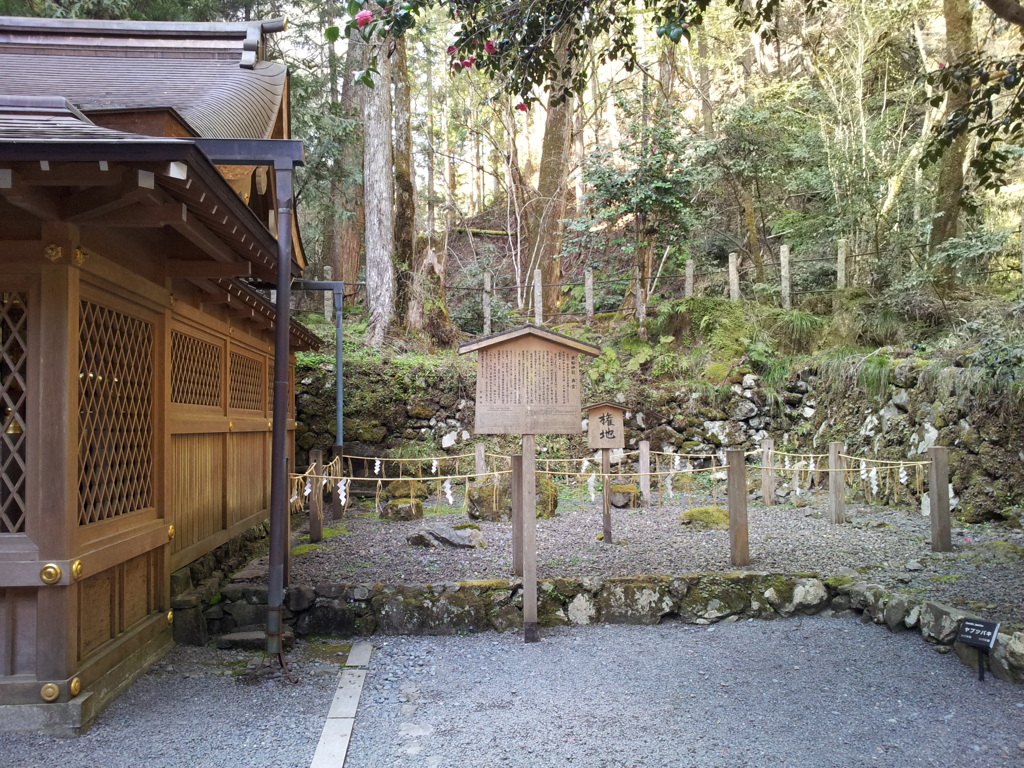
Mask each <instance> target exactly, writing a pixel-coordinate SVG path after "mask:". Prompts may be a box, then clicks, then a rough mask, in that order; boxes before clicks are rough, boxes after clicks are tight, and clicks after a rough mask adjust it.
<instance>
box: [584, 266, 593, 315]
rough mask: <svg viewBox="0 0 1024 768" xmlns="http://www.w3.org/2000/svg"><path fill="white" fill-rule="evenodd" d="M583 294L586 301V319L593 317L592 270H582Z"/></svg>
mask: <svg viewBox="0 0 1024 768" xmlns="http://www.w3.org/2000/svg"><path fill="white" fill-rule="evenodd" d="M583 296H584V300H585V301H586V302H587V319H588V320H592V319H593V317H594V270H592V269H588V270H585V271H584V272H583Z"/></svg>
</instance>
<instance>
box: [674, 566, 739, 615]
mask: <svg viewBox="0 0 1024 768" xmlns="http://www.w3.org/2000/svg"><path fill="white" fill-rule="evenodd" d="M749 607H750V593H749V592H748V590H747V589H746V588H744V587H743V586H742V585H740V584H737V583H734V582H732V581H730V580H728V579H725V578H722V577H721V576H718V575H703V576H701V577H700V578H699V579H698V580H697V583H696V584H693V585H692V586H691V587H690V589H689V590H688V591H687V593H686V595H685V596H684V597H683V598H682V599H681V600H680V601H679V615H680V616H681V617H682V618H683V619H684V620H685V621H689V622H690V623H693V624H711V623H713V622H716V621H721V620H722V619H724V618H726V617H728V616H736V615H741V614H743V613H744V612H745V611H746V610H748V608H749Z"/></svg>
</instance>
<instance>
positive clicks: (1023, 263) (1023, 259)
mask: <svg viewBox="0 0 1024 768" xmlns="http://www.w3.org/2000/svg"><path fill="white" fill-rule="evenodd" d="M1020 240H1021V243H1020V279H1021V282H1022V283H1024V213H1022V214H1021V215H1020Z"/></svg>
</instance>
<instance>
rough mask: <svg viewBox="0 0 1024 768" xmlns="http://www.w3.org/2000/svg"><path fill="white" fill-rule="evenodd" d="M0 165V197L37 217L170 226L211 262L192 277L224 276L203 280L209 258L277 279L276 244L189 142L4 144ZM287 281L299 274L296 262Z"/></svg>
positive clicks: (0, 146) (87, 223)
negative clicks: (124, 177) (203, 272)
mask: <svg viewBox="0 0 1024 768" xmlns="http://www.w3.org/2000/svg"><path fill="white" fill-rule="evenodd" d="M0 166H3V167H0V194H3V195H4V196H5V197H7V198H8V200H9V201H10V202H12V203H13V204H14V205H16V206H18V207H20V208H23V209H26V210H29V211H30V212H32V213H34V214H35V215H37V216H40V217H41V218H50V219H54V220H61V221H72V222H73V223H75V224H78V225H79V226H83V227H88V226H107V227H118V226H123V227H139V226H148V227H161V226H169V227H172V228H173V229H175V230H176V231H177V232H178V233H179V234H180V235H181V236H182V237H183V238H184V239H186V240H188V241H189V242H191V243H192V245H193V246H195V247H196V248H197V249H198V251H200V252H202V253H203V254H204V255H205V256H206V257H208V258H207V259H206V260H204V259H202V258H200V259H198V260H196V262H197V267H196V268H197V270H198V271H197V275H196V276H197V277H207V276H209V277H213V276H216V277H225V276H227V275H226V274H225V273H223V272H214V273H213V274H206V275H204V274H202V272H201V270H202V267H201V266H200V265H201V264H204V263H208V259H212V260H213V261H215V262H219V263H221V264H236V265H237V267H238V271H237V273H236V274H237V275H238V276H248V275H250V274H251V275H256V276H257V277H260V278H262V279H264V280H273V278H274V275H275V274H276V270H277V253H278V247H277V240H276V239H275V238H274V236H273V235H272V234H271V233H270V231H269V230H268V229H267V227H266V226H265V225H264V224H263V223H262V222H261V221H260V220H259V219H258V218H256V216H255V215H254V214H253V212H252V211H251V210H250V209H249V208H248V206H246V205H245V203H244V202H243V201H242V200H241V199H240V198H239V197H238V196H237V195H236V194H235V192H234V190H233V189H232V188H231V186H230V185H229V184H228V183H227V182H226V181H225V180H224V178H223V177H222V176H221V175H220V174H219V173H218V172H217V170H216V168H215V167H214V166H213V165H212V164H211V163H210V161H209V160H208V159H207V158H206V156H205V155H204V154H203V153H202V152H201V151H199V150H198V149H197V148H196V147H195V145H193V144H192V143H190V142H188V141H187V140H184V141H183V140H159V139H146V140H140V141H124V140H116V141H112V140H108V141H103V140H81V141H57V140H42V141H3V142H0ZM119 166H120V168H121V175H122V176H126V179H124V180H122V181H120V182H114V183H112V181H114V180H115V179H116V178H117V176H118V174H115V173H111V172H110V171H111V169H115V168H118V167H119ZM44 168H45V169H47V170H44ZM102 168H106V169H107V170H106V171H103V170H101V169H102ZM108 174H109V179H108V178H105V177H106V176H107V175H108ZM146 174H151V177H152V179H151V180H152V183H151V184H148V183H147V177H146ZM71 191H73V192H74V194H69V192H71ZM177 264H178V266H177V267H175V269H178V270H183V269H185V267H183V266H182V265H181V262H180V261H179V262H177ZM186 266H187V265H186ZM229 269H230V268H229ZM292 274H293V276H298V275H299V274H300V268H299V265H298V264H296V263H295V262H294V261H293V262H292ZM173 276H175V277H187V276H188V275H187V273H185V272H179V273H178V274H177V275H173Z"/></svg>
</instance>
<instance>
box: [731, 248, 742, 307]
mask: <svg viewBox="0 0 1024 768" xmlns="http://www.w3.org/2000/svg"><path fill="white" fill-rule="evenodd" d="M729 300H730V301H739V300H740V255H739V254H738V253H730V254H729Z"/></svg>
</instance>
